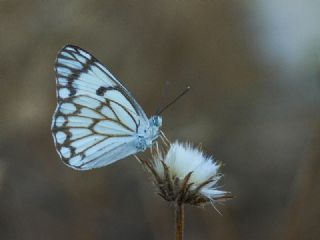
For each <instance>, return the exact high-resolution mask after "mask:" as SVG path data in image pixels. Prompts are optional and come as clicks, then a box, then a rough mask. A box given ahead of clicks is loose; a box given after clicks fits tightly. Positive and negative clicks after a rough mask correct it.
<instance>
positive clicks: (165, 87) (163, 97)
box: [155, 81, 170, 115]
mask: <svg viewBox="0 0 320 240" xmlns="http://www.w3.org/2000/svg"><path fill="white" fill-rule="evenodd" d="M169 84H170V83H169V82H168V81H166V82H165V83H164V85H163V87H162V93H161V97H160V101H159V105H158V107H157V108H156V109H157V110H156V111H155V115H157V113H158V112H159V111H160V107H161V104H162V103H163V100H164V99H165V97H166V95H167V94H166V93H167V91H166V90H167V88H168V86H169Z"/></svg>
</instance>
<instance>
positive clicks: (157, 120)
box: [150, 115, 162, 129]
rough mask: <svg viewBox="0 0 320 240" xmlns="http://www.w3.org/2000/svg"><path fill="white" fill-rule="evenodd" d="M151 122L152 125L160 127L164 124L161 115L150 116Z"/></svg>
mask: <svg viewBox="0 0 320 240" xmlns="http://www.w3.org/2000/svg"><path fill="white" fill-rule="evenodd" d="M150 124H151V126H152V127H156V128H158V129H159V128H160V127H161V126H162V117H161V116H159V115H154V116H152V117H151V118H150Z"/></svg>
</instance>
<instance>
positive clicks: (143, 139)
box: [136, 115, 162, 151]
mask: <svg viewBox="0 0 320 240" xmlns="http://www.w3.org/2000/svg"><path fill="white" fill-rule="evenodd" d="M161 125H162V118H161V117H160V116H157V115H155V116H152V117H151V118H150V119H149V124H148V125H147V126H146V127H145V128H144V129H141V130H140V129H139V130H140V131H139V132H138V141H137V145H136V147H137V149H139V150H141V151H143V150H145V149H146V148H148V147H150V146H151V145H152V144H153V142H154V141H155V140H156V139H157V138H158V136H159V129H160V127H161Z"/></svg>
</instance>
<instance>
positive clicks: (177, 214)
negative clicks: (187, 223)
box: [175, 203, 184, 240]
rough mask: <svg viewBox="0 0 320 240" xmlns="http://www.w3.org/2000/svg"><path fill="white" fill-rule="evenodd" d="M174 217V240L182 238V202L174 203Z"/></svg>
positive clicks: (181, 239)
mask: <svg viewBox="0 0 320 240" xmlns="http://www.w3.org/2000/svg"><path fill="white" fill-rule="evenodd" d="M175 218H176V240H183V230H184V205H183V204H182V203H176V204H175Z"/></svg>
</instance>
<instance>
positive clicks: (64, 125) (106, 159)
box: [51, 45, 162, 170]
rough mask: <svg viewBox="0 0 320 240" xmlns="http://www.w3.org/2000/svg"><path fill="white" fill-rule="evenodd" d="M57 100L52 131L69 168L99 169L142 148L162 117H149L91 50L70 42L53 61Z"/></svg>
mask: <svg viewBox="0 0 320 240" xmlns="http://www.w3.org/2000/svg"><path fill="white" fill-rule="evenodd" d="M55 71H56V83H57V99H58V104H57V108H56V110H55V113H54V115H53V118H52V126H51V128H52V134H53V139H54V142H55V146H56V149H57V152H58V154H59V155H60V157H61V159H62V160H63V162H64V163H66V164H67V165H68V166H69V167H72V168H74V169H78V170H88V169H92V168H98V167H102V166H105V165H108V164H110V163H113V162H115V161H117V160H120V159H122V158H124V157H127V156H129V155H132V154H136V153H138V152H141V151H144V150H145V149H146V148H147V147H150V146H151V145H152V143H153V142H154V141H155V140H156V139H157V138H158V136H159V133H160V130H159V128H160V127H161V124H162V118H161V117H160V116H158V115H154V116H152V117H151V118H150V119H148V118H147V116H146V114H145V113H144V111H143V109H142V108H141V107H140V105H139V104H138V103H137V102H136V100H135V99H134V98H133V96H132V95H131V93H130V92H129V91H128V90H127V89H126V88H125V87H124V86H123V85H122V84H121V82H120V81H118V80H117V79H116V78H115V77H114V76H113V75H112V74H111V73H110V72H109V71H108V70H107V69H106V67H104V66H103V65H102V64H101V63H100V62H99V61H98V60H97V59H96V58H95V57H93V56H92V55H91V54H89V53H88V52H87V51H85V50H83V49H81V48H79V47H76V46H72V45H67V46H65V47H64V48H62V50H60V52H59V53H58V56H57V60H56V63H55Z"/></svg>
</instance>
